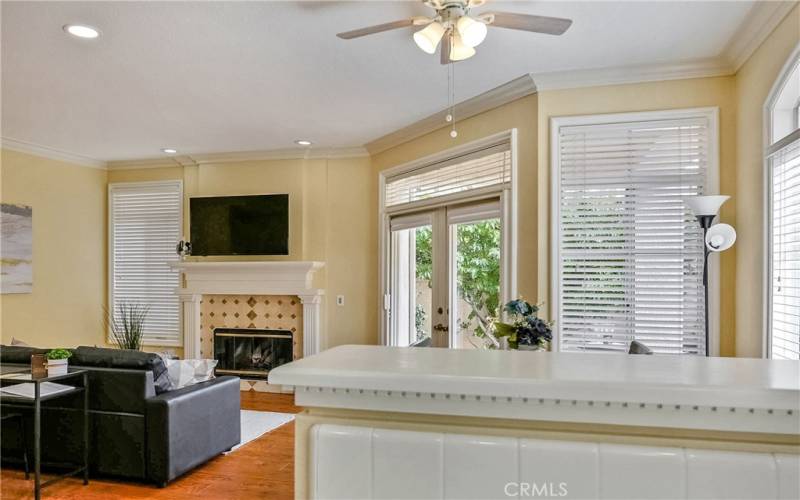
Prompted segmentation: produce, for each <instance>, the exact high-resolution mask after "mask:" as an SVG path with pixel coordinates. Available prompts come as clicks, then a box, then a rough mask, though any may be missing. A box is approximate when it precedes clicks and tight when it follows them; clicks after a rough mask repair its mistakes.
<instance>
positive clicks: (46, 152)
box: [0, 137, 107, 170]
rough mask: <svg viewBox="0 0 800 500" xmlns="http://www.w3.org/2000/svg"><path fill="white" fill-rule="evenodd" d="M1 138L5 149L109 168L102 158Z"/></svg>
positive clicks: (81, 164) (97, 167)
mask: <svg viewBox="0 0 800 500" xmlns="http://www.w3.org/2000/svg"><path fill="white" fill-rule="evenodd" d="M0 140H2V143H0V144H1V145H2V148H3V149H9V150H11V151H17V152H19V153H26V154H29V155H34V156H41V157H43V158H49V159H51V160H58V161H63V162H66V163H72V164H73V165H77V166H80V167H89V168H96V169H99V170H105V169H106V168H107V163H106V162H104V161H102V160H96V159H94V158H89V157H86V156H81V155H79V154H75V153H70V152H69V151H61V150H60V149H55V148H50V147H47V146H42V145H41V144H34V143H32V142H25V141H20V140H18V139H12V138H10V137H3V138H1V139H0Z"/></svg>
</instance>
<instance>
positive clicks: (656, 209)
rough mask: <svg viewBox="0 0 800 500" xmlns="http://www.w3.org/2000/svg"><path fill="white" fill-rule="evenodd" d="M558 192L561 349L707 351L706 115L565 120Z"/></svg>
mask: <svg viewBox="0 0 800 500" xmlns="http://www.w3.org/2000/svg"><path fill="white" fill-rule="evenodd" d="M553 132H554V133H555V134H557V140H556V145H557V149H558V153H557V154H558V157H557V158H558V159H557V164H556V166H555V167H556V169H557V171H556V172H554V175H555V176H557V180H556V182H557V186H558V189H557V190H556V192H554V194H553V195H554V197H556V199H555V200H554V202H555V206H554V212H555V217H556V219H555V221H554V224H555V225H556V227H555V228H554V229H555V234H556V238H557V240H558V249H557V250H556V251H555V253H556V256H555V259H556V262H557V266H558V269H557V270H556V272H557V276H556V279H557V280H558V295H557V297H556V298H555V299H556V300H557V301H558V304H557V310H558V315H557V318H556V328H557V329H558V332H559V337H558V338H559V344H560V349H561V350H563V351H626V350H627V349H628V346H629V344H630V342H631V341H632V340H638V341H640V342H643V343H644V344H646V345H647V346H648V347H650V348H651V349H653V350H654V351H655V352H656V353H675V354H680V353H687V354H704V353H705V345H704V343H705V340H704V339H705V330H704V314H705V307H704V301H703V285H702V273H703V245H702V230H701V228H700V227H699V224H698V223H697V221H696V220H695V217H694V215H693V214H692V212H691V210H690V209H689V208H688V207H687V206H686V204H685V203H684V201H683V198H684V197H686V196H693V195H698V194H702V193H703V191H704V185H705V183H706V174H707V168H708V161H709V160H708V158H709V119H708V118H705V117H698V118H683V119H669V120H655V121H642V122H634V123H610V124H592V125H574V126H567V125H562V126H560V127H559V128H558V130H557V131H555V130H554V131H553Z"/></svg>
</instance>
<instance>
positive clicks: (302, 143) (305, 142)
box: [294, 139, 312, 146]
mask: <svg viewBox="0 0 800 500" xmlns="http://www.w3.org/2000/svg"><path fill="white" fill-rule="evenodd" d="M294 143H295V144H297V145H298V146H310V145H311V144H312V143H311V141H309V140H306V139H298V140H296V141H294Z"/></svg>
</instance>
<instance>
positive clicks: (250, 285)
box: [170, 261, 325, 358]
mask: <svg viewBox="0 0 800 500" xmlns="http://www.w3.org/2000/svg"><path fill="white" fill-rule="evenodd" d="M324 265H325V264H324V263H323V262H317V261H269V262H264V261H260V262H242V261H236V262H175V263H173V264H171V265H170V267H172V268H173V269H177V270H178V271H180V272H181V273H182V278H181V287H180V288H177V289H176V290H175V293H176V294H177V295H179V296H180V298H181V304H182V309H183V323H182V330H183V350H184V357H185V358H199V357H200V335H201V331H200V300H201V298H202V296H203V295H211V294H222V295H296V296H297V297H299V298H300V301H301V302H302V304H303V356H310V355H312V354H316V353H317V352H319V350H320V336H321V329H322V322H321V317H320V316H321V310H320V309H321V308H320V305H321V303H322V296H323V295H324V293H325V291H324V290H322V289H320V288H313V287H312V282H313V276H314V273H315V272H316V271H318V270H319V269H320V268H322V267H323V266H324Z"/></svg>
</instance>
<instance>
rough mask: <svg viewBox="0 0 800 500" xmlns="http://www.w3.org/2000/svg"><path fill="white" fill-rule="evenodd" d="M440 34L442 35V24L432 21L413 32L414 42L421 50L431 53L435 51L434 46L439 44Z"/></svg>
mask: <svg viewBox="0 0 800 500" xmlns="http://www.w3.org/2000/svg"><path fill="white" fill-rule="evenodd" d="M442 36H444V26H442V25H441V23H439V22H432V23H430V24H429V25H427V26H425V27H424V28H422V29H421V30H419V31H417V32H416V33H414V43H416V44H417V47H419V48H420V49H422V51H423V52H427V53H428V54H433V53H434V52H436V47H437V46H438V45H439V41H441V39H442Z"/></svg>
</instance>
